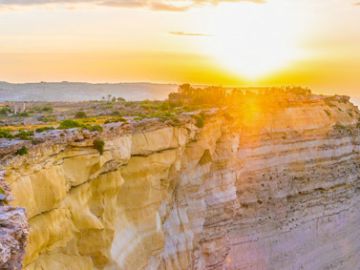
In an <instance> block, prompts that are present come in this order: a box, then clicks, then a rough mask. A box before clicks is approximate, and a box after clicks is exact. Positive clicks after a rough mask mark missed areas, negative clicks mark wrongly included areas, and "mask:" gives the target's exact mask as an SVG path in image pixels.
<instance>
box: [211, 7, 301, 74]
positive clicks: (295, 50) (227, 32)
mask: <svg viewBox="0 0 360 270" xmlns="http://www.w3.org/2000/svg"><path fill="white" fill-rule="evenodd" d="M284 5H285V4H284ZM214 19H215V20H216V22H217V24H216V27H215V28H214V34H213V35H212V36H211V37H210V38H209V40H208V44H207V45H206V46H207V48H206V50H207V51H208V53H209V54H210V55H211V56H212V57H213V58H214V59H215V60H216V62H217V63H219V64H220V65H221V66H223V67H224V68H225V69H227V70H229V72H232V73H236V74H238V75H239V76H242V77H245V78H247V79H248V80H256V79H259V78H261V77H263V76H267V75H269V74H271V73H274V72H276V71H279V70H281V69H284V68H286V67H287V66H289V65H290V64H291V63H292V62H293V61H296V60H298V59H300V58H303V57H304V52H303V51H302V49H301V46H300V44H301V32H302V31H303V30H304V29H302V27H304V25H305V24H303V25H301V23H299V22H298V20H297V16H296V14H295V13H293V12H291V10H289V9H288V8H286V7H283V6H281V5H278V4H271V3H268V4H263V5H244V6H241V8H239V9H237V8H236V6H233V7H232V8H229V7H227V8H225V7H224V8H222V9H219V11H218V12H217V13H216V17H215V18H214ZM302 19H304V18H302Z"/></svg>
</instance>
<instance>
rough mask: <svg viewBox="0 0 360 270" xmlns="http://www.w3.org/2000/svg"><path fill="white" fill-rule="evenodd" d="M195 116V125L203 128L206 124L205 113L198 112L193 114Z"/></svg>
mask: <svg viewBox="0 0 360 270" xmlns="http://www.w3.org/2000/svg"><path fill="white" fill-rule="evenodd" d="M193 117H194V118H195V126H197V127H198V128H203V127H204V125H205V116H204V114H202V113H201V114H198V115H194V116H193Z"/></svg>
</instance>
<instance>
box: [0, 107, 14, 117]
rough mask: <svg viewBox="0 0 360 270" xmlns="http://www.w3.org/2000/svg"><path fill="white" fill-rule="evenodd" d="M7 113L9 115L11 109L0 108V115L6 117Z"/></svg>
mask: <svg viewBox="0 0 360 270" xmlns="http://www.w3.org/2000/svg"><path fill="white" fill-rule="evenodd" d="M9 113H11V109H10V107H9V106H5V107H2V108H0V115H8V114H9Z"/></svg>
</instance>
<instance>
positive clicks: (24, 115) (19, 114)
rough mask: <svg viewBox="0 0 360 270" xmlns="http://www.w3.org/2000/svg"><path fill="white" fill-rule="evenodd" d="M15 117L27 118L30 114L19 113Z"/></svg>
mask: <svg viewBox="0 0 360 270" xmlns="http://www.w3.org/2000/svg"><path fill="white" fill-rule="evenodd" d="M17 116H19V117H28V116H30V114H29V113H28V112H21V113H18V114H17Z"/></svg>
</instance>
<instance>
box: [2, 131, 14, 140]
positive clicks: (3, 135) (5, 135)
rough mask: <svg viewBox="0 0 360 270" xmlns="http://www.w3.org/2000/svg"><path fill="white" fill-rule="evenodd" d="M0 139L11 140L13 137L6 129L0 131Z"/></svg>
mask: <svg viewBox="0 0 360 270" xmlns="http://www.w3.org/2000/svg"><path fill="white" fill-rule="evenodd" d="M0 138H4V139H12V138H14V136H13V135H12V134H11V132H10V131H9V130H7V129H0Z"/></svg>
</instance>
